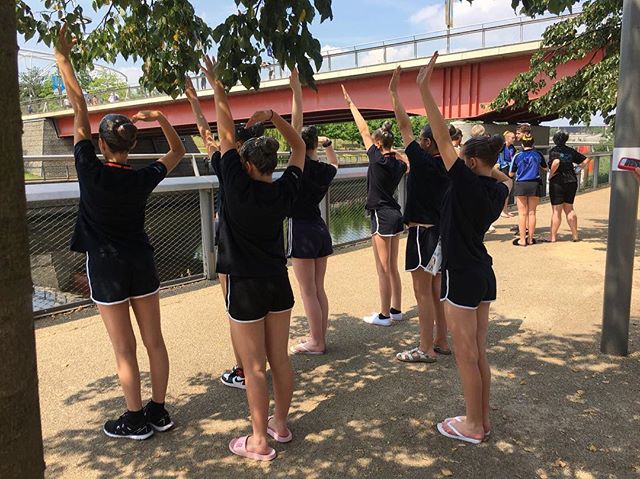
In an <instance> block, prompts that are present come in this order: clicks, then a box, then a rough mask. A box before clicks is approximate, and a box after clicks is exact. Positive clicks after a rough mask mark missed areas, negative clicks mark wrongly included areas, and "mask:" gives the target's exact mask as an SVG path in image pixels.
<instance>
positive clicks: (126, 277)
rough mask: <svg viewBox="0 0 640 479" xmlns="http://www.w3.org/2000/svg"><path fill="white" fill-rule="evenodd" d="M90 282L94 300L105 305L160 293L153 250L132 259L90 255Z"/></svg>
mask: <svg viewBox="0 0 640 479" xmlns="http://www.w3.org/2000/svg"><path fill="white" fill-rule="evenodd" d="M87 279H88V280H89V289H90V290H91V299H92V300H93V302H94V303H96V304H102V305H112V304H120V303H125V302H127V301H129V299H132V298H133V299H136V298H143V297H145V296H151V295H152V294H155V293H157V292H158V290H159V289H160V279H159V278H158V272H157V270H156V264H155V261H154V259H153V251H150V250H149V251H141V252H139V253H136V255H135V257H132V258H124V257H122V256H120V255H118V254H109V253H87Z"/></svg>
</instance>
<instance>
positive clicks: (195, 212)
mask: <svg viewBox="0 0 640 479" xmlns="http://www.w3.org/2000/svg"><path fill="white" fill-rule="evenodd" d="M590 157H591V158H593V168H592V169H591V170H592V171H591V172H589V170H586V171H585V173H584V174H583V175H582V178H581V181H580V190H585V189H588V188H593V187H597V186H600V185H602V184H605V183H608V182H609V167H610V159H611V153H597V154H592V155H590ZM607 160H608V161H607ZM279 175H280V173H275V174H274V176H275V177H278V176H279ZM217 189H218V181H217V179H216V177H215V176H208V175H207V176H199V177H183V178H166V179H165V180H164V181H162V182H161V183H160V184H159V185H158V187H157V188H156V189H155V191H154V193H153V194H152V195H151V197H150V198H149V202H148V205H147V213H146V215H147V222H146V229H147V232H148V234H149V237H150V239H151V242H152V244H153V245H154V248H155V258H156V264H157V267H158V273H159V275H160V279H161V282H162V286H163V287H167V286H172V285H175V284H182V283H188V282H192V281H197V280H202V279H213V278H215V249H214V244H213V238H214V207H213V205H214V200H215V195H216V194H217ZM366 195H367V168H366V167H353V168H344V169H340V170H339V171H338V174H337V176H336V179H335V180H334V182H333V183H332V184H331V187H330V189H329V193H328V194H327V196H326V197H325V199H324V200H323V202H322V203H321V205H320V206H321V212H322V216H323V218H325V221H326V222H327V224H328V226H329V230H330V232H331V237H332V239H333V243H334V245H335V246H336V247H340V246H345V245H349V244H352V243H354V242H359V241H363V240H367V239H368V238H369V237H370V236H371V234H370V223H369V219H368V217H367V216H366V214H365V210H364V203H365V199H366ZM26 196H27V221H28V227H29V244H30V255H31V276H32V278H33V284H34V290H33V309H34V312H35V314H36V315H37V316H42V315H46V314H50V313H53V312H57V311H63V310H69V309H73V308H76V307H78V306H81V305H85V304H89V303H90V300H89V287H88V283H87V277H86V271H85V257H84V255H82V254H78V253H74V252H71V251H69V240H70V238H71V235H72V232H73V228H74V225H75V219H76V215H77V207H78V198H79V196H80V190H79V186H78V183H77V182H63V183H41V184H27V186H26ZM405 198H406V180H403V181H402V182H401V184H400V187H399V188H398V201H399V202H400V204H401V206H402V207H403V208H404V204H405ZM285 227H286V222H285ZM284 237H285V238H286V237H287V235H286V234H285V235H284Z"/></svg>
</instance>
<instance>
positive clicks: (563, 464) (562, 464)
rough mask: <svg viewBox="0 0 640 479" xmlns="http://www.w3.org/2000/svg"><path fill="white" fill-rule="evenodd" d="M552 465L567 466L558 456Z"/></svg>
mask: <svg viewBox="0 0 640 479" xmlns="http://www.w3.org/2000/svg"><path fill="white" fill-rule="evenodd" d="M553 467H563V468H564V467H567V463H566V462H565V461H563V460H562V459H560V458H558V459H556V460H555V461H554V463H553Z"/></svg>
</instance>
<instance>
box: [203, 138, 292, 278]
mask: <svg viewBox="0 0 640 479" xmlns="http://www.w3.org/2000/svg"><path fill="white" fill-rule="evenodd" d="M214 168H215V170H214V171H216V172H219V173H220V179H221V180H222V183H223V184H224V198H223V202H222V211H221V221H220V242H219V246H218V263H217V268H216V269H217V271H218V273H225V274H232V275H235V276H244V277H263V276H272V275H276V274H280V273H284V272H286V271H287V260H286V257H285V251H284V235H283V231H282V226H283V221H284V219H285V218H286V217H287V214H288V213H289V211H291V207H292V206H293V203H294V201H295V200H296V198H297V196H298V190H299V189H300V184H301V180H302V171H301V170H300V168H298V167H296V166H289V167H288V168H287V169H286V170H285V171H284V173H283V174H282V176H281V177H280V178H278V179H277V180H276V181H274V182H273V183H265V182H262V181H255V180H252V179H251V177H249V175H248V174H247V172H246V171H245V169H244V168H243V167H242V164H241V163H240V156H239V155H238V152H237V150H235V149H234V150H229V151H228V152H226V153H225V154H224V155H223V156H222V157H221V158H220V157H219V158H217V159H216V164H215V166H214Z"/></svg>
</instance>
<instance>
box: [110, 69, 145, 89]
mask: <svg viewBox="0 0 640 479" xmlns="http://www.w3.org/2000/svg"><path fill="white" fill-rule="evenodd" d="M113 68H115V69H116V70H118V71H119V72H120V73H123V74H125V75H126V76H127V84H128V85H129V86H135V85H137V84H138V79H139V78H140V77H141V76H142V68H140V67H139V66H129V67H118V66H116V67H113Z"/></svg>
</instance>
